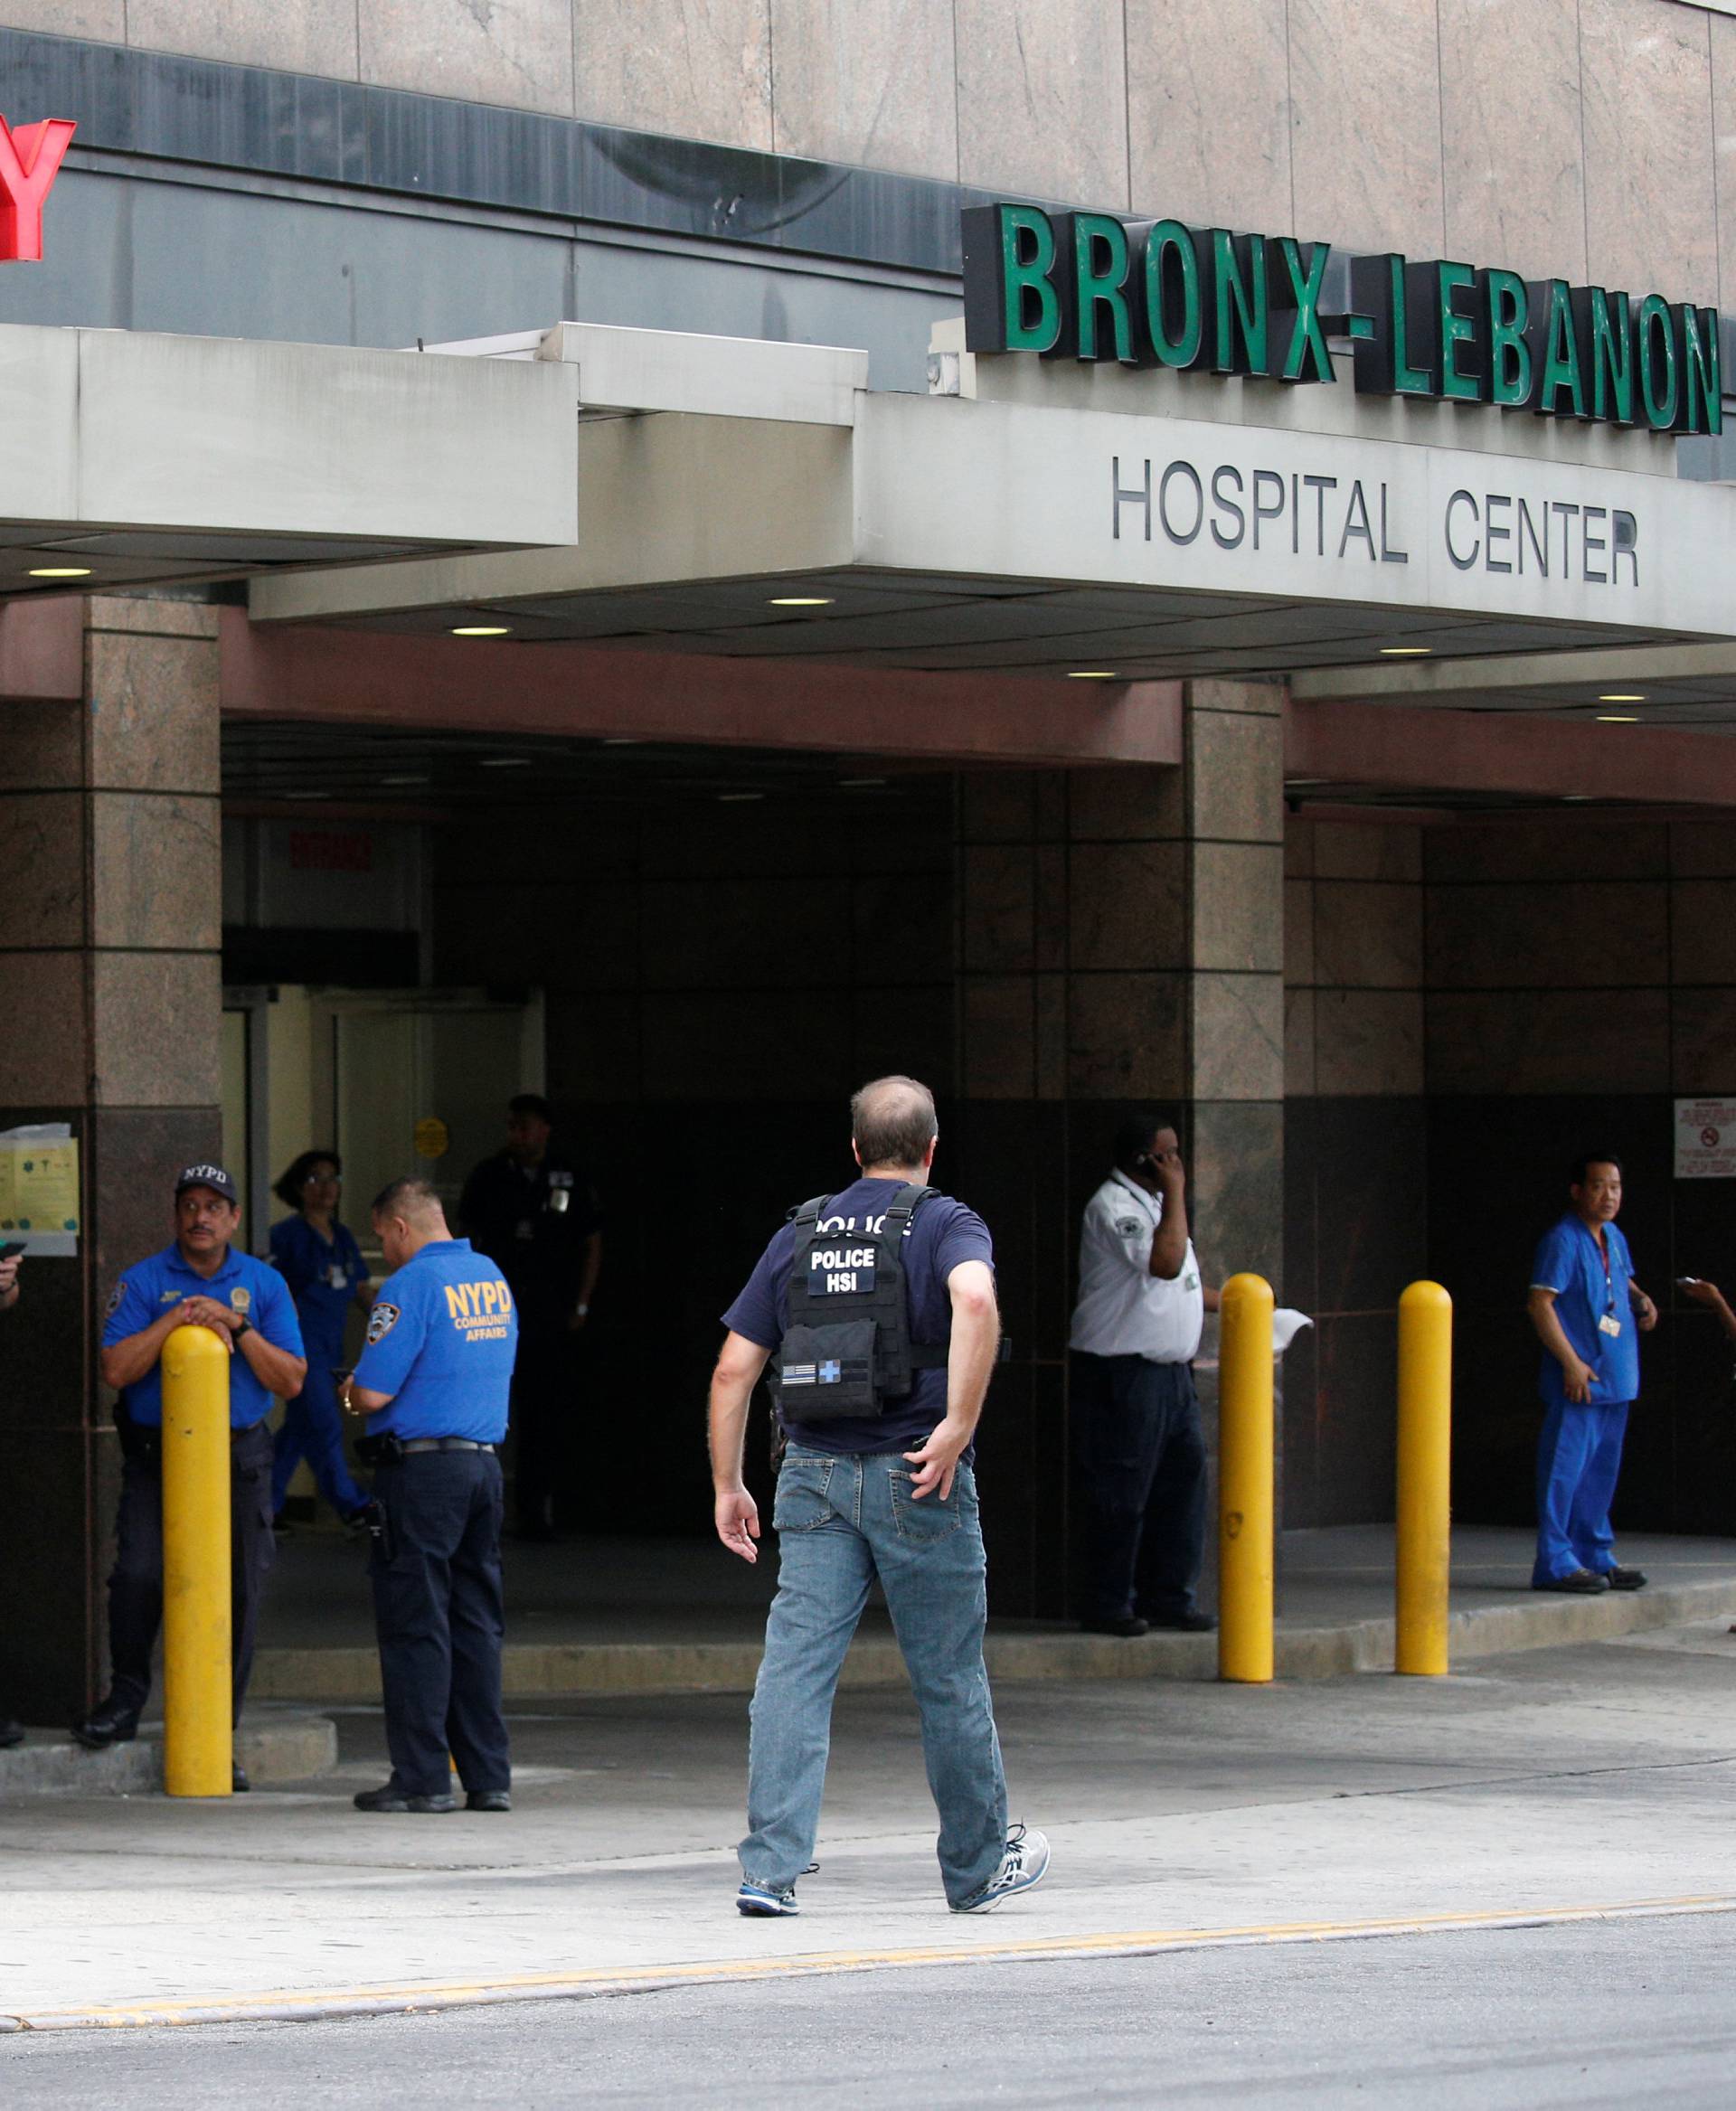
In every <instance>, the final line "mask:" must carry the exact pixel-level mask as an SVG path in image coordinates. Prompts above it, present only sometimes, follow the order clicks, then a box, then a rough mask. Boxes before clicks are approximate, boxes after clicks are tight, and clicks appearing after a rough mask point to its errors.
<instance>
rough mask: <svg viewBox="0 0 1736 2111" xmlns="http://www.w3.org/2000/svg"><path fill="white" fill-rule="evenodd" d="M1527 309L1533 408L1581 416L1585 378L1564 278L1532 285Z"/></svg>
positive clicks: (1563, 415) (1552, 414)
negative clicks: (1533, 374)
mask: <svg viewBox="0 0 1736 2111" xmlns="http://www.w3.org/2000/svg"><path fill="white" fill-rule="evenodd" d="M1531 311H1532V317H1533V321H1532V330H1533V345H1532V358H1533V363H1534V364H1535V367H1536V370H1537V382H1536V388H1535V391H1534V392H1535V395H1536V405H1535V408H1536V409H1537V410H1541V411H1543V413H1544V414H1545V415H1546V416H1548V417H1552V418H1583V417H1584V416H1585V378H1584V374H1583V372H1582V371H1581V368H1580V338H1579V333H1578V331H1577V330H1575V329H1574V327H1573V302H1572V298H1571V295H1570V293H1569V290H1568V285H1567V281H1566V279H1564V278H1546V279H1545V280H1544V281H1543V285H1542V286H1541V287H1533V288H1532V300H1531ZM1540 311H1541V313H1540ZM1563 397H1565V399H1566V404H1565V407H1563V403H1562V399H1563Z"/></svg>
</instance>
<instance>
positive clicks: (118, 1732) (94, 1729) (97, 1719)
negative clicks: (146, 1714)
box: [72, 1694, 138, 1752]
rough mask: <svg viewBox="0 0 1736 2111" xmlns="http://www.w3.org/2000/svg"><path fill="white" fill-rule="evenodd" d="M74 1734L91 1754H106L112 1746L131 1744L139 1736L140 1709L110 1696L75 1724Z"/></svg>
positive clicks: (99, 1702) (73, 1727)
mask: <svg viewBox="0 0 1736 2111" xmlns="http://www.w3.org/2000/svg"><path fill="white" fill-rule="evenodd" d="M72 1735H73V1736H74V1737H75V1738H77V1739H78V1740H79V1742H80V1744H81V1745H83V1746H85V1747H86V1748H87V1749H88V1750H90V1751H92V1752H104V1751H107V1750H108V1748H109V1746H110V1745H129V1744H131V1743H132V1741H133V1739H135V1738H136V1737H137V1735H138V1710H137V1708H128V1707H127V1706H126V1704H125V1703H124V1702H123V1701H117V1700H116V1699H115V1698H114V1697H113V1695H112V1694H111V1695H110V1696H109V1699H108V1700H107V1701H98V1703H97V1705H96V1706H95V1707H94V1708H93V1709H92V1710H90V1714H89V1715H86V1716H83V1717H81V1718H80V1720H78V1721H77V1722H75V1723H74V1724H73V1725H72Z"/></svg>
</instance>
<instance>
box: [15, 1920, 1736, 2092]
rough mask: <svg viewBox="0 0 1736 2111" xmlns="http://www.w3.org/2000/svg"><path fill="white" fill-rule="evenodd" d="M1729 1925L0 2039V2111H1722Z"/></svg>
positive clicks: (1731, 1973) (1731, 1996)
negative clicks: (1121, 2108) (304, 2110)
mask: <svg viewBox="0 0 1736 2111" xmlns="http://www.w3.org/2000/svg"><path fill="white" fill-rule="evenodd" d="M1733 1978H1736V1915H1724V1916H1704V1917H1684V1918H1671V1919H1658V1920H1628V1921H1620V1922H1606V1923H1593V1924H1582V1925H1578V1926H1573V1927H1543V1928H1524V1929H1515V1930H1513V1931H1511V1932H1508V1933H1504V1934H1495V1935H1490V1934H1478V1933H1465V1934H1441V1935H1428V1936H1401V1937H1382V1938H1378V1939H1373V1940H1369V1941H1358V1942H1338V1943H1329V1944H1319V1945H1308V1946H1278V1947H1269V1948H1249V1949H1240V1950H1217V1951H1209V1952H1203V1953H1195V1954H1192V1955H1181V1956H1167V1957H1146V1958H1127V1959H1109V1960H1100V1961H1091V1962H1083V1963H1069V1964H1059V1965H1058V1964H1051V1963H1040V1964H1028V1965H973V1966H970V1967H968V1968H964V1969H952V1970H947V1971H944V1972H942V1971H935V1970H929V1971H927V1972H916V1971H896V1972H882V1973H872V1974H836V1975H831V1976H826V1977H819V1978H813V1979H805V1980H796V1981H784V1982H780V1983H773V1984H764V1983H761V1984H754V1985H750V1986H731V1987H722V1986H712V1987H700V1988H691V1989H684V1990H679V1991H675V1992H671V1993H646V1994H636V1995H629V1996H617V1997H613V1998H609V1999H600V2000H585V2001H560V2002H546V2003H534V2004H526V2005H522V2006H512V2007H504V2008H492V2009H483V2010H469V2011H463V2012H455V2013H452V2014H448V2015H437V2016H409V2017H393V2018H382V2019H378V2020H374V2021H363V2022H342V2023H304V2024H252V2025H248V2026H245V2027H228V2026H225V2027H218V2028H199V2029H192V2030H182V2031H148V2032H145V2031H127V2032H125V2033H123V2034H118V2035H115V2036H109V2035H106V2034H83V2033H80V2034H77V2035H67V2036H43V2037H38V2038H31V2037H23V2038H13V2039H7V2040H0V2100H4V2102H5V2105H6V2106H7V2111H38V2107H39V2106H40V2107H42V2111H46V2107H47V2106H55V2111H61V2107H62V2106H65V2105H68V2104H96V2103H107V2102H113V2103H118V2104H124V2105H125V2106H127V2111H185V2107H186V2106H188V2105H190V2104H202V2105H203V2104H210V2105H221V2106H223V2111H253V2107H255V2106H259V2107H261V2111H263V2107H264V2106H274V2107H276V2106H321V2107H324V2106H365V2107H366V2111H429V2107H430V2106H446V2105H454V2104H476V2105H486V2106H502V2107H510V2111H544V2107H545V2106H546V2107H548V2111H554V2107H556V2106H569V2105H575V2104H599V2105H601V2104H606V2105H618V2106H667V2105H670V2104H680V2105H684V2106H731V2107H732V2106H742V2107H744V2111H745V2107H747V2106H752V2107H753V2111H760V2107H761V2106H767V2105H771V2104H778V2103H786V2104H797V2105H830V2104H835V2105H840V2106H844V2105H847V2106H851V2111H857V2107H858V2106H861V2107H863V2111H879V2107H880V2106H886V2107H888V2111H907V2107H908V2106H911V2105H912V2104H915V2105H917V2106H921V2107H922V2111H929V2107H930V2106H955V2105H958V2106H976V2105H1003V2104H1005V2105H1070V2104H1086V2103H1090V2104H1110V2105H1114V2104H1128V2105H1151V2104H1158V2103H1161V2104H1162V2105H1163V2106H1165V2111H1169V2107H1170V2106H1194V2105H1200V2106H1204V2105H1208V2104H1209V2105H1212V2106H1214V2111H1222V2106H1226V2105H1238V2104H1239V2105H1244V2106H1258V2107H1260V2111H1264V2107H1265V2106H1284V2107H1288V2106H1340V2105H1344V2104H1346V2103H1350V2102H1354V2101H1364V2102H1367V2103H1369V2104H1371V2105H1375V2106H1381V2107H1382V2111H1411V2107H1412V2106H1414V2107H1416V2111H1458V2106H1465V2107H1466V2111H1509V2107H1511V2111H1550V2107H1552V2106H1564V2107H1566V2106H1571V2111H1598V2107H1599V2106H1611V2111H1617V2107H1618V2111H1633V2107H1634V2106H1638V2105H1644V2104H1647V2103H1653V2104H1667V2105H1669V2106H1670V2107H1671V2111H1699V2107H1700V2106H1705V2107H1706V2111H1712V2107H1714V2106H1715V2107H1716V2111H1729V2106H1730V2105H1731V2101H1732V2099H1733V2098H1736V1993H1733V1992H1732V1979H1733Z"/></svg>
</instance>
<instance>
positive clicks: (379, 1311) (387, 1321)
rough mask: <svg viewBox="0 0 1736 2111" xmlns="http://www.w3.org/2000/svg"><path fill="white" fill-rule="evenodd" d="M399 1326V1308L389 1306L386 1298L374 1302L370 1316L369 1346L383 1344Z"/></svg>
mask: <svg viewBox="0 0 1736 2111" xmlns="http://www.w3.org/2000/svg"><path fill="white" fill-rule="evenodd" d="M397 1324H398V1307H397V1306H396V1305H388V1304H387V1303H386V1301H385V1300H384V1298H376V1299H375V1300H374V1306H373V1311H372V1312H371V1313H369V1315H368V1346H369V1348H373V1344H374V1343H376V1342H383V1341H384V1340H385V1338H386V1336H387V1335H388V1334H390V1333H391V1332H392V1328H393V1327H395V1326H396V1325H397Z"/></svg>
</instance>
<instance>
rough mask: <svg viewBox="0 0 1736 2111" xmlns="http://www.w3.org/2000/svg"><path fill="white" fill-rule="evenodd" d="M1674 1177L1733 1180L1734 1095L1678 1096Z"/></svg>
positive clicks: (1735, 1144)
mask: <svg viewBox="0 0 1736 2111" xmlns="http://www.w3.org/2000/svg"><path fill="white" fill-rule="evenodd" d="M1675 1177H1676V1178H1677V1179H1678V1180H1736V1099H1678V1100H1677V1101H1676V1103H1675Z"/></svg>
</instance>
